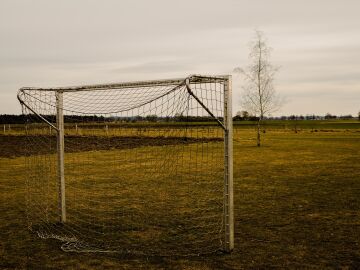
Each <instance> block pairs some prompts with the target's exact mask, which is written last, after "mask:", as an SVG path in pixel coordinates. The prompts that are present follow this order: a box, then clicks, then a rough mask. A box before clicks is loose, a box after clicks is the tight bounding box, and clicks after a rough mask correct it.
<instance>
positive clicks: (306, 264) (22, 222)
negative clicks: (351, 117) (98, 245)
mask: <svg viewBox="0 0 360 270" xmlns="http://www.w3.org/2000/svg"><path fill="white" fill-rule="evenodd" d="M246 124H247V123H245V122H241V123H236V124H235V130H234V188H235V250H234V252H233V253H232V254H231V255H226V254H216V255H207V256H200V257H197V256H194V257H185V258H175V257H170V258H160V257H141V256H140V257H134V258H123V257H118V256H116V255H106V254H99V253H88V254H86V253H66V252H63V251H61V250H60V244H59V242H58V241H56V240H42V239H39V238H38V237H36V236H34V235H32V234H30V233H29V231H28V230H27V228H26V219H25V212H24V209H25V208H24V192H25V183H24V175H25V173H26V172H25V168H24V157H22V156H17V157H12V158H9V157H1V158H0V213H1V220H0V269H16V268H17V269H41V268H45V269H46V268H50V269H51V268H52V269H113V268H114V269H119V268H128V269H134V268H135V269H137V268H145V269H151V268H153V269H159V268H160V269H161V268H177V269H183V268H185V269H198V268H200V269H233V268H235V269H239V268H271V267H283V268H317V269H319V268H326V267H328V268H341V267H344V268H345V269H346V268H350V269H351V268H353V269H357V268H360V122H359V121H358V122H356V121H351V122H350V121H348V122H347V121H335V122H331V121H299V122H298V124H299V125H298V126H297V129H298V130H299V131H298V133H295V132H294V130H293V129H294V126H293V124H294V123H293V122H292V121H284V122H282V121H278V122H272V124H271V125H270V124H269V123H267V124H266V133H264V134H263V146H262V147H260V148H258V147H256V146H255V135H256V134H255V131H254V126H253V124H252V123H248V125H246ZM194 126H195V124H194ZM21 128H23V127H21V126H19V130H18V131H16V128H14V129H13V130H12V131H11V134H10V135H19V134H20V132H22V131H21ZM8 132H9V131H8ZM44 132H45V131H44ZM108 132H111V127H109V129H108ZM134 132H138V131H134ZM9 133H10V132H9ZM101 134H102V135H104V136H106V131H105V130H104V129H103V126H99V130H98V133H97V134H95V135H101ZM0 137H1V135H0ZM0 139H1V138H0ZM8 145H9V144H8V143H6V144H5V143H4V144H3V143H1V144H0V147H2V148H3V147H9V146H8ZM2 151H3V149H2ZM110 151H111V150H110ZM114 151H116V150H114ZM3 152H6V151H3ZM14 156H16V155H14ZM204 169H206V168H204ZM174 245H176V243H174Z"/></svg>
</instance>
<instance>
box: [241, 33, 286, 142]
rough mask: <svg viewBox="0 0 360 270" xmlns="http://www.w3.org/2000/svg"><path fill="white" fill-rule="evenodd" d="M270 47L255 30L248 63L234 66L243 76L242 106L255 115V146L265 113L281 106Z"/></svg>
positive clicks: (262, 35)
mask: <svg viewBox="0 0 360 270" xmlns="http://www.w3.org/2000/svg"><path fill="white" fill-rule="evenodd" d="M270 53H271V48H270V47H268V45H267V41H266V39H265V37H264V34H263V32H261V31H258V30H256V31H255V37H254V39H253V40H252V42H251V43H250V54H249V59H250V65H249V66H248V67H246V68H245V69H242V68H235V69H234V71H235V72H239V73H241V74H242V75H243V77H244V81H245V83H244V85H243V87H242V88H243V92H242V101H241V105H242V107H243V108H244V109H245V110H247V111H249V112H250V113H252V114H253V115H255V116H257V119H258V121H257V146H260V144H261V137H260V136H261V135H260V134H261V124H262V120H263V119H264V117H265V116H266V115H267V114H270V113H272V112H275V111H276V110H278V109H279V108H280V106H281V103H282V102H281V100H280V98H279V96H278V95H277V94H276V91H275V88H274V85H273V82H274V77H275V74H276V73H277V71H278V68H277V67H274V66H273V65H272V64H271V63H270Z"/></svg>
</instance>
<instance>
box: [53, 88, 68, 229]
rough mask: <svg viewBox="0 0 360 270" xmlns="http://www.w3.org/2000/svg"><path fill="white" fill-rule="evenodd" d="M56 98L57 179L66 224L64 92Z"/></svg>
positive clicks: (58, 93) (60, 204) (58, 92)
mask: <svg viewBox="0 0 360 270" xmlns="http://www.w3.org/2000/svg"><path fill="white" fill-rule="evenodd" d="M55 96H56V127H57V132H56V139H57V177H58V188H59V216H60V222H66V202H65V171H64V168H65V166H64V162H65V146H64V114H63V92H62V91H61V90H58V91H56V92H55Z"/></svg>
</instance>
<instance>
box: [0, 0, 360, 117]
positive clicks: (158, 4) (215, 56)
mask: <svg viewBox="0 0 360 270" xmlns="http://www.w3.org/2000/svg"><path fill="white" fill-rule="evenodd" d="M254 29H260V30H262V31H263V32H265V35H266V37H267V39H268V44H269V46H271V47H272V48H273V53H272V58H271V59H272V62H273V64H274V65H277V66H281V69H280V71H279V73H278V74H277V77H276V81H275V86H276V89H277V91H278V92H279V93H280V94H281V95H282V96H284V97H285V98H286V100H287V103H286V104H285V105H284V106H283V108H282V109H281V111H279V112H278V113H277V115H282V114H284V115H289V114H304V115H305V114H313V113H314V114H320V115H324V114H326V113H328V112H329V113H333V114H338V115H340V114H353V115H357V112H358V111H359V110H360V1H359V0H302V1H300V0H298V1H295V0H248V1H244V0H221V1H220V0H219V1H215V0H181V1H172V0H151V1H150V0H143V1H136V0H122V1H120V0H103V1H99V0H97V1H95V0H62V1H59V0H38V1H36V0H33V1H31V0H23V1H20V0H1V1H0V114H2V113H21V110H20V105H19V104H18V102H17V99H16V92H17V89H18V88H20V87H22V86H43V87H46V86H68V85H79V84H91V83H105V82H121V81H132V80H143V79H166V78H172V77H175V78H178V77H186V76H187V75H189V74H193V73H197V74H231V73H232V70H233V69H234V68H235V67H238V66H239V67H245V66H247V65H248V54H249V47H248V45H249V41H250V40H251V38H252V37H253V35H254ZM233 79H234V111H235V112H236V111H237V110H240V109H241V108H240V105H239V104H240V101H239V99H240V91H241V89H240V85H241V77H239V76H238V75H234V77H233Z"/></svg>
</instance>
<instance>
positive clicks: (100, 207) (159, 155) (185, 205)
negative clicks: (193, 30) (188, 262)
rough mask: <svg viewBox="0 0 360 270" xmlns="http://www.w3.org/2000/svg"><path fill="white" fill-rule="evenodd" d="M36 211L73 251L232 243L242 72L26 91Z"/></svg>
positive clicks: (30, 203) (31, 202)
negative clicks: (235, 107) (234, 87)
mask: <svg viewBox="0 0 360 270" xmlns="http://www.w3.org/2000/svg"><path fill="white" fill-rule="evenodd" d="M18 99H19V101H20V103H21V105H22V110H23V114H25V115H27V122H26V124H25V128H24V134H23V136H24V140H26V141H27V146H28V147H27V149H26V150H27V151H26V152H27V155H26V169H27V170H26V172H27V173H26V189H27V191H26V214H27V220H28V226H29V228H30V230H31V231H33V232H35V233H37V234H38V236H40V237H41V238H54V239H58V240H60V241H61V247H62V249H63V250H65V251H78V252H118V253H122V254H135V255H136V254H140V255H141V254H144V255H160V256H170V255H198V254H206V253H213V252H217V251H219V250H225V251H231V250H232V248H233V234H234V232H233V222H234V221H233V213H232V207H233V195H232V119H231V77H230V76H211V77H210V76H198V75H196V76H195V75H193V76H190V77H187V78H185V79H172V80H158V81H143V82H130V83H118V84H102V85H86V86H79V87H61V88H28V87H26V88H21V89H20V90H19V93H18Z"/></svg>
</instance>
